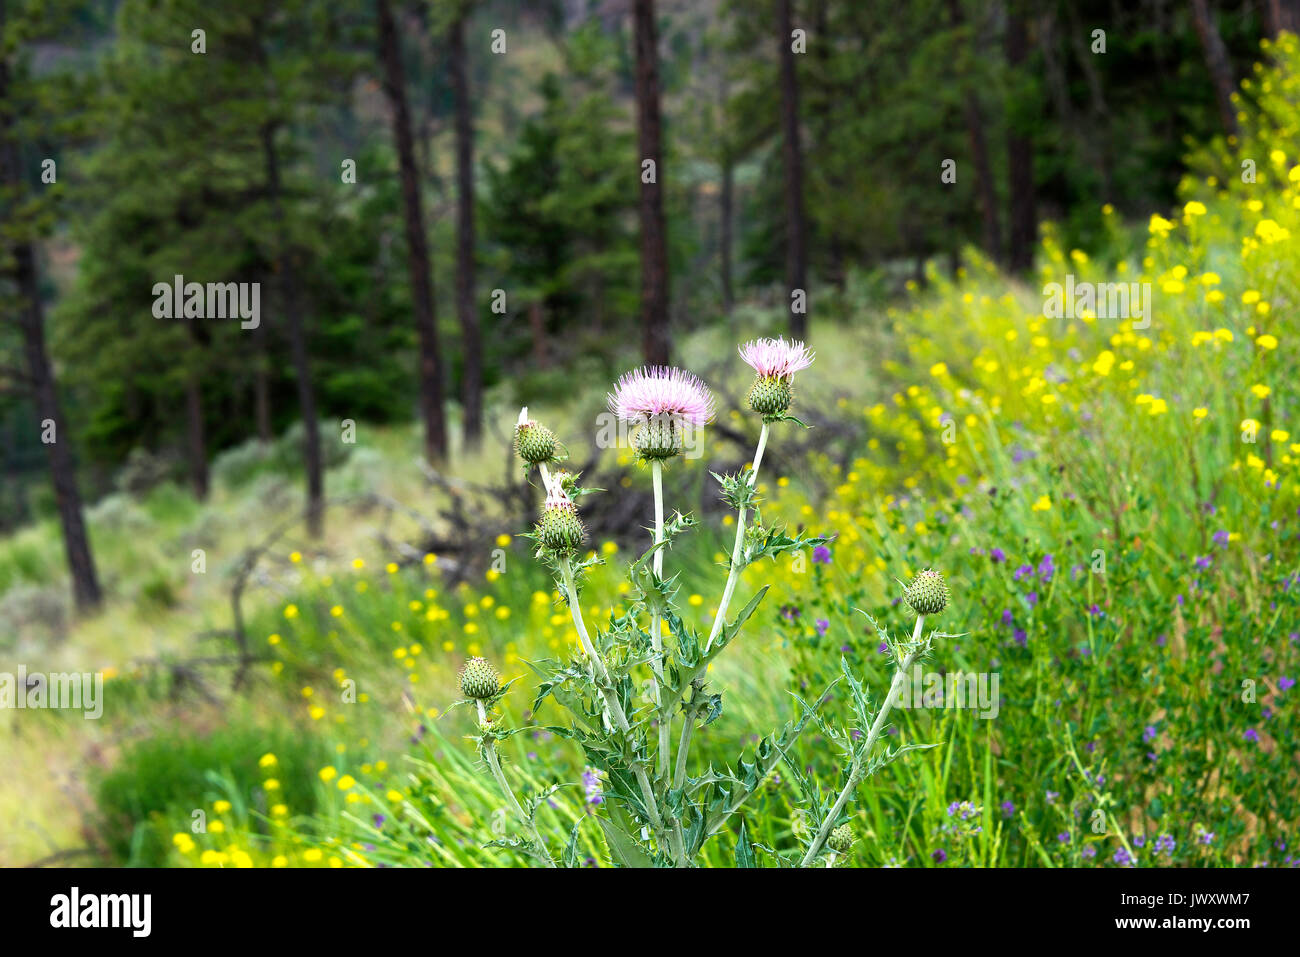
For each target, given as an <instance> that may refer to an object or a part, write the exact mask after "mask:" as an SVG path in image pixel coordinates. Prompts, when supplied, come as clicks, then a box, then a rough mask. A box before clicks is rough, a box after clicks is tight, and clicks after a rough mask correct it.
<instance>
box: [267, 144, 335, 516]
mask: <svg viewBox="0 0 1300 957" xmlns="http://www.w3.org/2000/svg"><path fill="white" fill-rule="evenodd" d="M262 147H263V151H264V153H265V158H266V182H267V192H268V193H269V194H270V199H271V212H272V216H273V218H274V221H275V224H276V231H277V234H278V235H277V245H278V248H277V250H276V256H277V271H278V273H279V277H280V290H279V292H280V302H281V304H282V306H283V307H284V314H285V318H286V319H287V320H288V327H289V354H290V358H291V359H292V361H293V373H294V378H295V379H297V380H298V410H299V412H300V413H301V415H302V426H303V457H304V461H305V463H306V466H307V512H306V520H307V533H308V534H309V535H311V536H312V537H313V538H319V537H320V536H321V534H322V532H323V531H324V521H325V509H324V498H325V491H324V478H323V475H322V472H323V469H322V465H321V450H320V420H319V417H318V416H317V414H316V390H315V388H314V387H313V385H312V381H311V364H310V362H309V360H308V353H307V333H306V329H305V328H304V326H303V319H302V303H301V302H300V300H299V298H298V272H297V268H296V264H295V262H294V252H293V250H292V249H291V248H290V244H289V236H288V230H286V229H285V225H284V207H283V204H282V202H281V194H280V161H279V156H278V155H277V153H276V149H275V127H274V126H273V125H272V124H269V123H268V124H267V125H266V126H265V127H263V129H262Z"/></svg>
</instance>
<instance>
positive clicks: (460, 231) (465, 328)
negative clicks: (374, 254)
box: [447, 8, 483, 448]
mask: <svg viewBox="0 0 1300 957" xmlns="http://www.w3.org/2000/svg"><path fill="white" fill-rule="evenodd" d="M447 47H448V52H449V55H450V56H449V59H450V62H449V63H448V67H449V69H450V71H451V88H452V93H453V96H454V98H455V102H456V312H457V314H458V315H459V317H460V338H461V349H462V352H463V364H462V367H461V403H462V406H463V409H464V417H465V446H466V447H467V448H475V447H476V446H477V445H478V444H479V440H480V439H481V438H482V436H483V346H482V339H481V337H480V335H479V324H478V312H477V310H476V309H475V307H474V126H473V110H472V108H471V106H470V99H469V79H468V75H467V74H468V71H467V67H466V63H465V13H464V8H462V12H461V14H460V16H458V17H457V18H456V20H455V22H453V23H452V25H451V29H450V31H449V33H448V35H447Z"/></svg>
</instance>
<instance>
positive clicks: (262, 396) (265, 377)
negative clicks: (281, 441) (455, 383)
mask: <svg viewBox="0 0 1300 957" xmlns="http://www.w3.org/2000/svg"><path fill="white" fill-rule="evenodd" d="M253 335H254V337H255V341H256V343H257V366H256V368H255V369H254V370H253V413H254V415H255V417H256V419H257V440H258V441H259V442H261V443H262V444H263V445H267V444H269V443H270V441H271V376H270V373H269V371H268V369H267V365H268V363H269V361H270V360H269V358H268V356H267V351H266V326H264V325H262V324H261V323H260V322H259V323H258V324H257V329H256V330H255V331H254V333H253Z"/></svg>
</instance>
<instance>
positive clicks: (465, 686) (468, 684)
mask: <svg viewBox="0 0 1300 957" xmlns="http://www.w3.org/2000/svg"><path fill="white" fill-rule="evenodd" d="M500 690H501V677H500V676H499V675H498V674H497V673H496V669H495V668H493V667H492V666H491V665H490V664H488V661H487V659H486V658H470V659H469V660H468V661H466V662H465V667H464V668H462V669H461V672H460V693H461V694H463V695H464V696H465V697H466V698H474V699H476V700H478V701H486V700H488V699H490V698H492V697H494V696H495V695H496V693H497V692H498V691H500Z"/></svg>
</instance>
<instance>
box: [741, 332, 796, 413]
mask: <svg viewBox="0 0 1300 957" xmlns="http://www.w3.org/2000/svg"><path fill="white" fill-rule="evenodd" d="M740 358H742V359H744V360H745V362H746V363H747V364H748V365H749V366H750V367H751V368H753V370H754V373H755V375H754V385H753V387H752V388H751V389H750V390H749V407H750V408H751V409H753V410H754V411H755V412H757V413H758V414H759V415H761V416H762V417H763V419H764V420H765V421H769V422H771V421H777V420H779V419H780V418H781V417H782V416H784V415H785V413H786V410H788V409H789V408H790V402H791V400H792V399H793V398H794V390H793V387H792V383H793V382H794V374H795V373H796V372H798V371H799V370H800V369H806V368H808V367H809V366H810V365H812V361H813V354H812V353H811V352H810V351H809V350H808V347H807V346H805V345H804V344H803V343H802V342H786V341H785V339H783V338H776V339H755V340H754V341H753V342H746V343H745V344H744V345H743V346H741V347H740Z"/></svg>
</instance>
